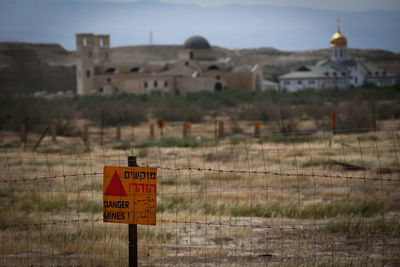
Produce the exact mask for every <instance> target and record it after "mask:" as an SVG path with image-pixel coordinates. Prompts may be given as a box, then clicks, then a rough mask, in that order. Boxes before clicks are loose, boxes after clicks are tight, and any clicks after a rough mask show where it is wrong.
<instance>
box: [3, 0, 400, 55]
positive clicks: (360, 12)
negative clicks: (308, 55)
mask: <svg viewBox="0 0 400 267" xmlns="http://www.w3.org/2000/svg"><path fill="white" fill-rule="evenodd" d="M338 17H340V18H341V24H342V32H343V33H344V34H345V35H346V36H347V37H348V40H349V47H354V48H378V49H387V50H391V51H395V52H400V0H380V1H378V0H335V1H330V0H329V1H328V0H308V1H306V0H246V1H244V0H151V1H149V0H147V1H135V0H0V41H21V42H33V43H59V44H61V45H62V46H63V47H65V48H66V49H68V50H74V49H75V34H76V33H83V32H92V33H96V34H110V35H111V45H112V46H127V45H141V44H149V35H150V31H152V33H153V40H154V44H182V43H183V42H184V41H185V39H186V38H188V37H190V36H191V35H203V36H204V37H206V38H207V39H208V40H209V42H210V43H211V44H212V45H217V46H222V47H228V48H253V47H275V48H277V49H281V50H308V49H321V48H328V47H329V38H330V36H331V35H332V34H333V33H334V32H335V30H336V20H337V18H338Z"/></svg>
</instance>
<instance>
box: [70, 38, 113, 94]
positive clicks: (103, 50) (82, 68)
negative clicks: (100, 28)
mask: <svg viewBox="0 0 400 267" xmlns="http://www.w3.org/2000/svg"><path fill="white" fill-rule="evenodd" d="M109 49H110V36H109V35H94V34H92V33H83V34H82V33H80V34H76V54H77V56H78V58H79V61H78V64H77V67H76V82H77V94H78V95H87V94H90V92H91V91H92V90H93V89H94V88H93V78H94V74H95V73H94V71H95V69H94V67H95V64H97V63H100V62H104V61H107V60H108V57H109Z"/></svg>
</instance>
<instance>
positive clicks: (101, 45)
mask: <svg viewBox="0 0 400 267" xmlns="http://www.w3.org/2000/svg"><path fill="white" fill-rule="evenodd" d="M99 46H100V47H103V46H104V42H103V39H100V40H99Z"/></svg>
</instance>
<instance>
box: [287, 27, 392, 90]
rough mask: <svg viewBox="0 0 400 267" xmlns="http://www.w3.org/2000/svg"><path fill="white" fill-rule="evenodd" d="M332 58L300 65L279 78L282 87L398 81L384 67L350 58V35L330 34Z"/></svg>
mask: <svg viewBox="0 0 400 267" xmlns="http://www.w3.org/2000/svg"><path fill="white" fill-rule="evenodd" d="M330 46H331V59H330V60H321V61H319V62H318V63H317V64H316V65H313V66H309V65H305V66H301V67H300V68H297V69H296V70H295V71H292V72H290V73H287V74H285V75H282V76H280V77H279V86H280V88H281V89H283V90H287V91H291V92H293V91H297V90H301V89H307V88H311V89H332V88H337V89H346V88H349V87H350V86H354V87H358V86H362V85H364V84H365V83H372V84H375V85H377V86H390V85H394V84H395V83H396V76H395V75H394V74H391V73H387V72H386V71H384V70H383V69H380V68H378V67H377V66H374V65H373V64H367V63H364V62H362V61H361V60H358V59H347V38H346V37H345V36H344V35H343V34H342V33H341V31H340V25H339V24H338V29H337V32H336V33H335V34H334V35H333V36H332V37H331V41H330Z"/></svg>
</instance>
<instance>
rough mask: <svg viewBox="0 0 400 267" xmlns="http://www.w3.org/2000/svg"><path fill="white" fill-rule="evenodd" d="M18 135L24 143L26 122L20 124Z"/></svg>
mask: <svg viewBox="0 0 400 267" xmlns="http://www.w3.org/2000/svg"><path fill="white" fill-rule="evenodd" d="M19 137H20V140H21V142H22V143H26V124H21V128H20V132H19Z"/></svg>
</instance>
